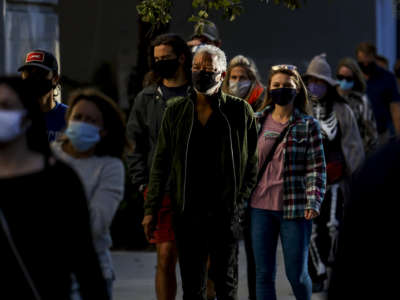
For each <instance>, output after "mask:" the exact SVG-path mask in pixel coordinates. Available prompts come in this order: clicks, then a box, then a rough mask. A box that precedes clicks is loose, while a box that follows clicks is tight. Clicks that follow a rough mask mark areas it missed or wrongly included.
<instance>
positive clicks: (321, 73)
mask: <svg viewBox="0 0 400 300" xmlns="http://www.w3.org/2000/svg"><path fill="white" fill-rule="evenodd" d="M309 76H312V77H316V78H318V79H322V80H325V81H326V82H327V83H329V84H330V85H332V86H335V85H337V84H338V82H337V81H336V80H335V79H333V78H332V70H331V67H330V66H329V64H328V62H327V61H326V54H325V53H322V54H320V55H317V56H314V58H313V59H312V60H311V62H310V64H309V65H308V68H307V72H306V73H305V74H304V78H305V79H306V78H307V77H309Z"/></svg>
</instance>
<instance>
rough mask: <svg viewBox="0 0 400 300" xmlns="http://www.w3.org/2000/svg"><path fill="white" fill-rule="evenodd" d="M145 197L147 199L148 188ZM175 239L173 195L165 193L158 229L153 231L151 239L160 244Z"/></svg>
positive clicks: (151, 241) (158, 219) (152, 241)
mask: <svg viewBox="0 0 400 300" xmlns="http://www.w3.org/2000/svg"><path fill="white" fill-rule="evenodd" d="M143 194H144V199H145V200H146V196H147V188H146V190H145V191H144V193H143ZM174 240H175V234H174V230H173V228H172V208H171V197H170V196H169V195H164V198H163V200H162V204H161V209H160V210H159V212H158V216H157V223H156V229H155V230H154V233H153V238H152V239H151V240H150V243H152V244H159V243H163V242H169V241H174Z"/></svg>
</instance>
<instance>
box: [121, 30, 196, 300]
mask: <svg viewBox="0 0 400 300" xmlns="http://www.w3.org/2000/svg"><path fill="white" fill-rule="evenodd" d="M150 60H151V69H152V71H151V72H150V73H149V74H147V75H146V77H147V80H148V84H149V86H147V87H146V88H145V89H144V90H142V91H141V92H140V93H139V94H138V96H137V97H136V99H135V101H134V105H133V108H132V110H131V112H130V116H129V121H128V126H127V135H128V138H130V139H131V140H132V141H133V142H134V144H135V150H134V152H133V153H132V154H129V155H128V156H127V162H128V170H129V173H130V177H131V180H132V183H133V185H134V186H135V187H136V188H137V189H139V191H140V192H142V193H144V196H146V192H147V188H146V185H147V183H148V181H149V173H150V167H151V165H152V162H153V156H154V152H155V148H156V144H157V137H158V132H159V130H160V126H161V121H162V117H163V114H164V110H165V108H166V107H167V100H168V99H170V98H173V97H177V96H186V93H187V90H188V87H189V86H190V83H191V70H190V68H191V65H192V61H191V60H192V55H191V52H190V49H189V47H188V46H187V45H186V42H185V41H184V40H183V39H182V38H181V37H179V36H178V35H176V34H163V35H160V36H158V37H157V38H156V39H155V40H154V41H153V42H152V44H151V48H150ZM163 188H165V190H164V194H163V200H162V204H161V203H160V204H161V209H160V210H159V212H158V215H157V216H156V218H157V219H156V220H157V221H156V225H157V229H156V230H155V231H154V234H153V235H152V236H151V237H148V240H149V242H150V243H153V244H156V248H157V271H156V293H157V299H158V300H173V299H175V297H176V289H177V283H176V274H175V269H176V262H177V250H176V245H175V236H174V232H173V229H172V209H171V200H170V196H169V194H170V193H169V192H170V186H169V184H168V183H167V182H165V185H164V187H163Z"/></svg>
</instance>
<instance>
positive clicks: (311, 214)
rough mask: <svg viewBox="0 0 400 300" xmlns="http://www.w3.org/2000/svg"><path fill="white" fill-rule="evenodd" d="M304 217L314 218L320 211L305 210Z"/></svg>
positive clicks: (307, 218)
mask: <svg viewBox="0 0 400 300" xmlns="http://www.w3.org/2000/svg"><path fill="white" fill-rule="evenodd" d="M304 217H305V218H306V220H312V219H314V218H315V217H318V212H317V211H315V210H313V209H306V210H305V211H304Z"/></svg>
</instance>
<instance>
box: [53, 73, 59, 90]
mask: <svg viewBox="0 0 400 300" xmlns="http://www.w3.org/2000/svg"><path fill="white" fill-rule="evenodd" d="M59 81H60V75H58V74H56V75H54V77H53V79H52V80H51V82H52V83H53V86H54V87H56V86H57V84H58V82H59Z"/></svg>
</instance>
